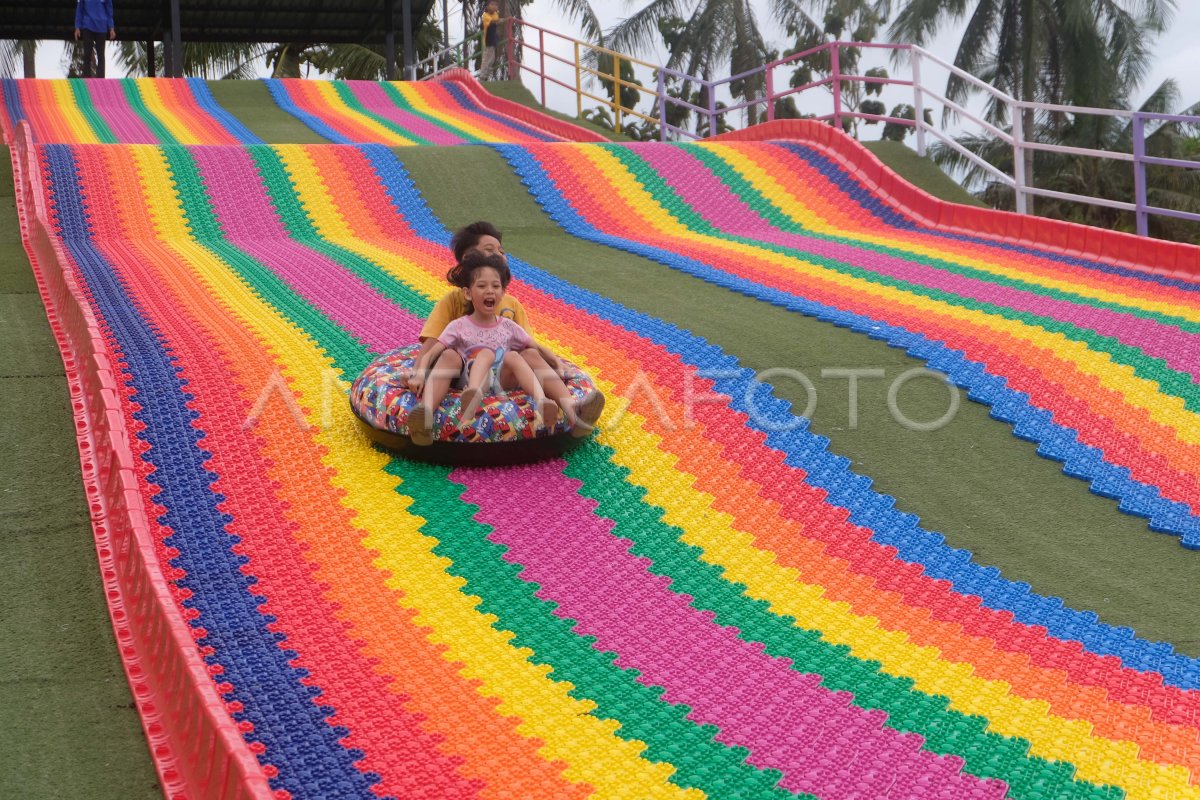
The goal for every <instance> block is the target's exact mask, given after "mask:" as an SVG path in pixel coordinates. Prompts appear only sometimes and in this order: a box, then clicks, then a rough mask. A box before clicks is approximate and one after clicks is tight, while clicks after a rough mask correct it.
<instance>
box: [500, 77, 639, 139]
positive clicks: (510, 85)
mask: <svg viewBox="0 0 1200 800" xmlns="http://www.w3.org/2000/svg"><path fill="white" fill-rule="evenodd" d="M483 87H484V88H485V89H487V90H488V91H489V92H490V93H492V94H494V95H496V97H502V98H504V99H505V100H511V101H513V102H514V103H520V104H521V105H523V106H529V107H530V108H532V109H533V110H534V111H540V112H541V113H543V114H548V115H550V116H552V117H555V118H557V119H561V120H563V121H564V122H569V123H571V124H572V125H578V126H579V127H581V128H586V129H588V130H589V131H592V132H593V133H598V134H600V135H601V136H603V137H604V138H606V139H608V140H609V141H613V142H629V141H632V139H630V138H629V137H628V136H626V135H625V134H623V133H617V132H616V131H614V130H613V129H612V128H605V127H602V126H600V125H597V124H595V123H594V122H589V121H588V120H586V119H580V118H579V117H572V116H568V115H567V114H560V113H559V112H557V111H554V110H553V109H549V108H546V107H545V106H543V105H542V104H541V103H539V102H538V101H537V98H536V97H534V96H533V92H531V91H529V89H528V88H527V87H526V86H525V84H523V83H521V82H520V81H486V82H485V83H484V84H483Z"/></svg>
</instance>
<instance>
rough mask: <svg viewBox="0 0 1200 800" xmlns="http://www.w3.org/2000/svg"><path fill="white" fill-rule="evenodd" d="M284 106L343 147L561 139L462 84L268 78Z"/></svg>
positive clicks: (273, 93) (272, 94)
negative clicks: (483, 101)
mask: <svg viewBox="0 0 1200 800" xmlns="http://www.w3.org/2000/svg"><path fill="white" fill-rule="evenodd" d="M266 83H267V87H268V88H269V89H270V91H271V96H272V97H274V98H275V102H276V103H278V104H279V107H280V108H282V109H283V110H284V111H287V112H288V113H289V114H292V115H294V116H295V117H296V118H297V119H299V120H301V121H302V122H304V124H306V125H308V127H309V128H311V129H312V130H313V131H314V132H316V133H317V134H319V135H321V136H324V137H325V138H326V139H328V140H329V141H331V142H336V143H338V144H356V143H382V144H386V145H390V146H392V147H405V146H410V145H452V144H479V143H483V142H501V143H513V144H527V143H533V142H553V141H562V138H561V137H560V136H556V135H554V134H552V133H550V132H548V131H545V130H542V129H540V128H538V127H536V126H534V125H532V124H530V123H527V122H523V121H521V120H518V119H516V118H514V117H511V116H508V115H506V114H502V113H500V112H497V111H494V110H492V109H489V108H487V107H485V106H484V105H482V104H481V103H479V102H478V101H477V100H476V98H475V97H474V95H473V94H472V93H471V91H470V90H469V89H467V88H466V87H465V85H464V84H462V83H457V82H445V83H437V82H432V81H424V82H388V81H312V80H298V79H291V80H268V81H267V82H266Z"/></svg>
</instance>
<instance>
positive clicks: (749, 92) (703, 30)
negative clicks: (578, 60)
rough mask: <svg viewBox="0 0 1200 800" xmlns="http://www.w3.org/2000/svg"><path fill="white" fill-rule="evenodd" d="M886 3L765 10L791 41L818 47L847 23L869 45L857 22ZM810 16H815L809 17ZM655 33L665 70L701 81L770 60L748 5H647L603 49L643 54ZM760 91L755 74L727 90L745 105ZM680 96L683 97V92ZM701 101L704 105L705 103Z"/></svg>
mask: <svg viewBox="0 0 1200 800" xmlns="http://www.w3.org/2000/svg"><path fill="white" fill-rule="evenodd" d="M626 1H627V3H629V2H631V1H632V0H626ZM886 1H887V0H771V1H770V3H769V5H768V9H769V14H770V16H771V19H772V21H773V22H775V23H776V24H777V25H778V26H779V27H780V28H782V29H784V30H786V31H788V35H789V36H791V37H792V38H794V39H799V40H806V39H815V40H817V41H819V42H823V41H826V32H827V30H837V31H838V33H840V32H841V30H842V26H845V25H846V24H847V23H848V24H850V25H851V26H853V27H854V33H855V34H856V35H857V34H859V33H861V34H862V36H864V37H865V38H861V39H859V40H860V41H870V39H871V38H873V36H874V30H873V29H872V30H871V31H869V32H867V31H861V32H860V31H859V30H858V28H859V27H860V26H859V22H858V21H860V20H865V19H867V18H869V17H870V16H872V15H873V10H874V9H875V8H876V6H878V5H879V3H880V2H886ZM810 11H812V12H814V13H816V14H817V15H818V16H817V17H814V16H812V15H810V13H809V12H810ZM818 17H819V18H818ZM672 18H677V19H680V20H685V22H684V24H683V27H682V29H680V30H678V31H676V32H674V35H672V36H669V37H668V36H667V35H666V31H665V30H663V26H664V25H665V26H668V27H669V26H670V25H671V22H672ZM660 32H662V35H663V38H664V39H665V40H666V44H667V50H668V57H667V64H666V66H668V67H670V68H671V69H676V70H679V71H681V72H684V73H686V74H688V75H695V76H697V77H700V78H702V79H704V80H706V81H707V80H712V79H713V77H714V76H715V75H718V74H720V73H722V72H725V73H726V74H729V75H737V74H740V73H742V72H746V71H748V70H752V69H754V68H756V67H760V66H762V65H763V64H764V63H766V62H767V61H769V60H770V59H771V57H772V55H773V53H772V51H771V49H770V48H768V47H767V44H766V42H765V41H764V39H763V35H762V31H761V29H760V28H759V23H758V19H757V17H756V15H755V13H754V4H753V3H752V2H751V0H651V2H649V3H648V4H646V5H645V7H643V8H642V9H641V10H639V11H637V12H635V13H633V14H632V15H630V16H629V17H628V18H626V19H625V20H623V21H622V22H621V23H620V24H618V25H617V26H616V27H614V28H612V29H611V30H610V31H609V32H608V33H607V34H606V35H605V41H604V43H605V44H606V45H607V46H608V47H611V48H613V49H614V50H621V51H625V52H646V51H649V50H651V49H653V48H654V47H655V45H656V37H657V36H658V35H659V34H660ZM835 35H836V34H835ZM765 89H766V87H765V75H764V73H761V72H760V73H758V74H757V75H753V76H751V77H750V78H748V79H745V80H742V81H738V82H736V83H735V84H734V85H731V86H730V90H731V93H732V94H733V96H734V97H736V98H739V99H741V100H743V101H746V102H750V101H752V100H755V99H757V98H761V97H762V96H763V94H764V92H765ZM684 91H685V94H686V93H687V87H684ZM702 100H703V102H705V103H707V102H708V98H707V97H704V98H702ZM751 108H753V107H751ZM748 116H749V117H750V121H751V122H753V121H754V118H755V114H754V113H753V112H750V113H749V114H748Z"/></svg>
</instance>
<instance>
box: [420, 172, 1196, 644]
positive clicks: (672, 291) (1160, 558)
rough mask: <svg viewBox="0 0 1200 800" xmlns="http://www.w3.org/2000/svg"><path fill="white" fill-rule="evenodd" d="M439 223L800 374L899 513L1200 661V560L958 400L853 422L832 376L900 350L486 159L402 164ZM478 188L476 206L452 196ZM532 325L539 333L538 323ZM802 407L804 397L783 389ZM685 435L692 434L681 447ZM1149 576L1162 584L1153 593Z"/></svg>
mask: <svg viewBox="0 0 1200 800" xmlns="http://www.w3.org/2000/svg"><path fill="white" fill-rule="evenodd" d="M397 154H398V156H399V157H400V158H401V159H402V160H403V161H404V163H405V164H406V166H407V167H408V168H409V169H410V170H411V172H412V175H413V178H414V179H415V181H416V182H417V185H418V187H419V188H420V190H421V191H422V193H423V194H424V195H425V197H426V198H427V200H428V201H429V203H430V205H431V207H432V208H433V210H434V212H435V213H436V214H438V215H439V216H440V217H441V219H442V220H443V221H444V222H445V224H446V225H447V226H449V227H451V228H453V227H455V226H457V225H461V224H464V223H466V222H470V221H472V220H475V219H481V218H482V219H490V220H492V221H494V222H495V223H496V224H497V225H498V226H499V227H500V228H501V229H502V230H504V231H505V233H506V237H505V246H506V247H507V248H508V249H509V251H510V252H512V253H514V254H516V255H518V256H520V257H521V258H523V259H525V260H527V261H529V262H530V263H532V264H535V265H537V266H539V267H541V268H543V269H546V270H548V271H550V272H552V273H554V274H556V275H559V276H560V277H563V278H565V279H566V280H569V281H571V282H572V283H575V284H577V285H579V286H582V287H583V288H586V289H589V290H591V291H594V292H597V293H599V294H602V295H604V296H606V297H609V298H611V299H613V300H616V301H617V302H620V303H623V304H625V305H627V306H629V307H631V308H634V309H636V310H638V311H642V312H644V313H647V314H650V315H652V316H655V317H658V318H661V319H663V320H666V321H668V322H671V323H673V324H675V325H677V326H679V327H681V328H684V329H687V330H690V331H691V332H693V333H695V334H697V335H699V336H702V337H704V338H706V339H709V340H710V341H712V342H714V343H715V344H717V345H719V346H721V347H722V348H724V349H725V350H726V351H727V352H729V353H730V354H732V355H734V356H736V357H737V358H738V359H739V360H740V361H741V363H742V365H743V366H746V367H750V368H753V369H756V370H765V369H771V368H777V367H784V368H789V369H795V370H800V371H801V372H803V373H804V374H805V375H806V376H807V377H808V378H809V379H811V380H812V382H813V384H814V386H815V388H816V393H817V397H818V402H817V404H816V407H815V409H814V411H813V415H812V429H813V430H814V432H816V433H819V434H822V435H825V436H828V437H829V438H830V440H831V444H830V449H831V451H833V452H835V453H838V454H840V455H844V456H847V457H849V458H850V459H852V461H853V462H854V463H853V469H854V470H855V471H857V472H859V473H861V474H864V475H866V476H868V477H870V478H872V479H873V480H874V481H875V488H876V489H877V490H879V491H881V492H884V493H887V494H890V495H892V496H893V497H896V498H897V505H898V506H899V507H900V508H902V510H904V511H907V512H910V513H913V514H916V515H918V516H919V517H920V518H921V520H922V523H923V525H924V527H926V528H927V529H930V530H935V531H938V532H940V533H942V534H944V535H945V536H946V538H947V541H948V543H950V544H952V545H954V546H957V547H962V548H966V549H969V550H971V551H972V552H973V553H975V557H976V560H977V561H978V562H979V563H982V564H989V565H995V566H997V567H999V568H1000V569H1001V570H1002V571H1003V573H1004V575H1005V577H1007V578H1009V579H1011V580H1020V581H1027V582H1029V583H1030V584H1031V585H1032V586H1033V589H1034V591H1036V592H1038V593H1041V594H1048V595H1058V596H1061V597H1063V598H1064V600H1065V601H1066V602H1067V603H1068V604H1069V605H1071V606H1073V607H1076V608H1084V609H1091V610H1095V611H1096V612H1097V613H1099V614H1100V617H1101V619H1102V620H1104V621H1105V622H1108V623H1110V624H1113V625H1128V626H1130V627H1132V628H1134V629H1135V630H1136V631H1137V632H1138V634H1139V635H1141V636H1144V637H1147V638H1150V639H1164V640H1166V641H1170V642H1171V643H1172V644H1174V645H1175V646H1176V647H1177V648H1178V649H1179V650H1180V651H1181V652H1184V653H1187V654H1190V655H1195V654H1198V653H1200V630H1198V626H1197V623H1196V621H1195V620H1194V619H1193V618H1192V617H1191V616H1190V615H1187V614H1184V613H1181V610H1182V609H1185V608H1187V607H1188V606H1189V604H1190V603H1191V598H1192V597H1193V596H1194V587H1195V585H1196V583H1197V581H1198V580H1200V561H1197V560H1196V559H1195V558H1193V557H1191V555H1190V554H1188V553H1181V552H1180V551H1179V547H1178V543H1177V541H1176V540H1174V539H1173V537H1167V536H1158V535H1155V534H1153V533H1151V532H1150V531H1149V530H1148V529H1147V527H1146V524H1145V521H1144V520H1141V519H1138V518H1135V517H1129V516H1126V515H1124V514H1122V513H1120V512H1119V511H1118V510H1117V508H1116V504H1115V503H1114V502H1112V501H1110V500H1105V499H1103V498H1100V497H1098V496H1096V495H1094V494H1092V493H1091V492H1089V491H1088V487H1087V485H1086V484H1085V483H1084V482H1083V481H1080V480H1076V479H1073V478H1068V477H1066V476H1064V475H1063V474H1062V472H1061V466H1060V465H1059V464H1057V463H1055V462H1052V461H1049V460H1046V459H1044V458H1041V457H1040V456H1038V455H1037V453H1036V448H1035V446H1034V445H1033V444H1030V443H1028V442H1025V441H1022V440H1020V439H1018V438H1016V437H1015V436H1013V434H1012V429H1011V427H1010V426H1009V425H1006V424H1004V423H1001V422H998V421H996V420H993V419H991V418H990V417H989V416H988V409H987V407H985V406H983V405H979V404H976V403H972V402H969V401H967V400H966V398H965V397H964V398H963V402H962V404H961V407H960V409H959V411H958V414H957V415H956V417H955V418H954V420H953V422H952V423H951V424H949V425H947V426H946V427H945V428H942V429H941V430H939V431H936V432H932V433H921V432H916V431H911V430H908V429H906V428H904V427H902V426H901V425H899V424H897V423H896V422H895V421H894V420H893V419H892V417H891V415H890V413H889V412H888V410H887V398H886V393H887V387H888V384H889V381H888V380H863V381H861V382H860V383H859V403H858V413H859V417H858V422H857V427H856V428H851V427H850V425H849V422H848V416H849V404H848V391H847V381H846V379H845V378H835V377H829V378H822V377H821V371H822V369H839V368H840V369H858V368H882V369H884V370H885V375H886V377H888V378H893V377H895V376H898V375H899V374H901V373H902V372H904V371H906V370H908V369H911V368H914V367H920V366H923V362H921V361H919V360H917V359H915V358H912V357H909V356H907V355H906V354H905V353H903V352H902V351H899V350H896V349H894V348H891V347H888V346H887V345H885V344H883V343H881V342H878V341H874V340H872V339H869V338H867V337H865V336H862V335H860V334H857V333H853V332H850V331H847V330H844V329H842V328H838V327H835V326H833V325H830V324H827V323H824V322H820V321H818V320H815V319H811V318H807V317H803V316H801V315H798V314H792V313H788V312H785V311H783V310H782V309H779V308H775V307H773V306H769V305H766V304H764V303H759V302H756V301H754V300H752V299H749V298H747V297H744V296H742V295H739V294H735V293H732V292H729V291H726V290H724V289H721V288H719V287H717V286H715V285H712V284H709V283H706V282H704V281H700V280H697V279H695V278H692V277H689V276H686V275H683V274H680V273H678V272H674V271H672V270H669V269H667V268H666V267H663V266H661V265H659V264H657V263H654V262H651V261H648V260H644V259H641V258H637V257H635V256H631V255H629V254H626V253H623V252H619V251H616V250H612V249H609V248H606V247H602V246H599V245H595V244H592V243H588V242H584V241H581V240H577V239H574V238H572V237H569V236H567V235H565V234H564V233H562V232H561V231H560V230H559V228H558V227H557V225H555V224H554V223H553V221H551V220H550V219H548V218H547V217H546V216H545V215H544V214H543V212H542V210H541V208H540V207H539V206H538V205H537V204H536V203H535V202H534V200H533V198H532V197H530V195H529V193H528V192H527V190H526V188H525V186H523V185H522V184H521V182H520V181H519V180H518V179H517V178H516V177H515V176H514V175H513V174H512V172H511V171H510V170H509V169H508V168H507V165H506V164H505V162H504V161H503V159H502V158H501V157H500V155H499V154H497V153H496V152H494V151H492V150H488V149H484V148H456V149H453V150H441V151H434V150H417V149H415V148H410V149H406V150H403V151H397ZM469 184H474V185H476V186H478V188H479V191H476V192H471V193H463V192H461V191H459V190H458V189H457V188H456V187H461V186H464V185H469ZM534 322H535V325H536V320H535V321H534ZM773 383H775V386H776V393H777V394H778V395H779V396H781V397H783V398H784V399H787V400H789V401H791V402H792V403H793V404H795V405H796V407H797V408H803V406H804V404H805V402H806V395H805V392H804V390H803V389H802V388H801V387H800V386H799V385H798V384H796V383H793V382H787V381H778V382H774V381H773ZM899 402H900V404H901V405H902V407H903V409H904V411H905V413H906V414H907V415H908V416H909V417H911V418H912V419H917V420H929V419H936V418H937V417H939V416H940V415H941V414H942V413H943V412H945V410H946V408H947V392H946V388H945V387H944V386H940V385H937V384H935V383H934V382H932V381H913V382H911V383H909V384H907V385H906V386H905V388H904V390H903V392H902V393H901V394H900V396H899ZM681 435H686V433H681ZM1147 575H1154V576H1155V580H1154V581H1153V582H1151V581H1148V580H1147V579H1146V576H1147Z"/></svg>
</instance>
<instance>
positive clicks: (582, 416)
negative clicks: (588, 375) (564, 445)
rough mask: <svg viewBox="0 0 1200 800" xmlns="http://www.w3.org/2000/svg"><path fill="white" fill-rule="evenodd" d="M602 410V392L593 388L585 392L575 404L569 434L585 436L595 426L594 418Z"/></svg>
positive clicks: (598, 416) (597, 417) (598, 415)
mask: <svg viewBox="0 0 1200 800" xmlns="http://www.w3.org/2000/svg"><path fill="white" fill-rule="evenodd" d="M602 411H604V394H603V393H601V392H600V391H599V390H595V391H592V392H589V393H588V394H586V395H585V396H584V397H583V398H582V399H581V400H580V401H579V402H578V403H576V404H575V424H574V425H572V426H571V435H572V436H575V437H581V436H587V435H588V434H589V433H591V432H592V430H593V429H594V428H595V427H596V420H598V419H600V413H601V412H602Z"/></svg>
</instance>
